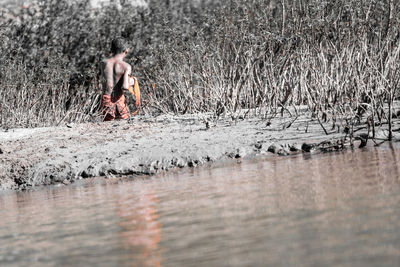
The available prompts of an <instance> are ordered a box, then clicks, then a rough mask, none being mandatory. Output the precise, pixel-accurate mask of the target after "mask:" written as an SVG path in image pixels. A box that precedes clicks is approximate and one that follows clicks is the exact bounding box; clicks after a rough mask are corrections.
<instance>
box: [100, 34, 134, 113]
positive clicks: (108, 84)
mask: <svg viewBox="0 0 400 267" xmlns="http://www.w3.org/2000/svg"><path fill="white" fill-rule="evenodd" d="M111 51H112V53H113V57H111V58H109V59H106V60H104V61H103V62H102V64H101V72H102V76H103V80H102V88H103V114H104V116H105V118H104V120H113V119H118V118H122V119H125V118H127V117H129V109H128V106H127V105H126V98H125V96H124V91H126V90H128V89H129V87H130V81H129V79H130V74H131V72H132V67H131V66H130V65H129V64H128V63H126V62H125V61H124V58H125V57H126V55H127V54H128V52H129V47H128V46H127V45H126V43H125V42H124V41H123V40H122V39H115V40H113V42H112V44H111Z"/></svg>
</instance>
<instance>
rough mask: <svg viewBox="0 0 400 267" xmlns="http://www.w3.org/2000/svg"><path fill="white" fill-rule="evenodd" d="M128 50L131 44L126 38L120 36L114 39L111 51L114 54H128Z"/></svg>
mask: <svg viewBox="0 0 400 267" xmlns="http://www.w3.org/2000/svg"><path fill="white" fill-rule="evenodd" d="M128 52H129V46H128V43H127V42H126V41H125V39H123V38H120V37H119V38H115V39H114V40H112V42H111V53H113V54H114V55H118V54H122V53H125V54H128Z"/></svg>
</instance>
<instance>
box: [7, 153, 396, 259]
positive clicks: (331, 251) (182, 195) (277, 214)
mask: <svg viewBox="0 0 400 267" xmlns="http://www.w3.org/2000/svg"><path fill="white" fill-rule="evenodd" d="M399 154H400V150H399V149H398V148H393V147H391V146H387V147H386V148H370V149H365V150H361V151H358V152H357V153H354V152H351V151H348V152H343V153H331V154H322V155H310V154H308V155H302V154H300V155H297V156H293V157H269V158H267V159H255V160H249V161H243V162H242V163H230V164H227V165H221V166H218V167H213V168H197V169H187V170H186V171H184V172H179V173H174V172H169V173H166V174H164V175H158V176H156V177H153V178H150V179H149V178H147V179H137V178H135V179H131V180H129V179H127V180H123V181H119V182H109V183H106V184H100V183H97V184H96V183H93V184H87V185H86V186H69V187H64V188H47V189H45V190H40V191H36V192H22V193H8V194H5V195H3V196H0V218H1V220H0V265H12V264H14V265H18V266H21V265H22V266H32V265H37V266H42V265H81V266H82V265H84V266H88V265H89V266H90V265H95V266H266V265H268V266H275V265H284V266H299V265H302V266H310V265H312V266H320V265H324V266H331V265H335V266H337V265H342V266H399V265H400V224H399V221H400V182H399V176H400V175H399V174H400V170H399V165H398V162H397V160H398V159H399Z"/></svg>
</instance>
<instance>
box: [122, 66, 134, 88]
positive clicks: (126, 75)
mask: <svg viewBox="0 0 400 267" xmlns="http://www.w3.org/2000/svg"><path fill="white" fill-rule="evenodd" d="M131 72H132V67H131V66H130V65H129V64H127V67H126V70H125V73H124V83H123V85H122V88H123V89H124V90H128V89H129V87H130V84H129V76H130V75H131Z"/></svg>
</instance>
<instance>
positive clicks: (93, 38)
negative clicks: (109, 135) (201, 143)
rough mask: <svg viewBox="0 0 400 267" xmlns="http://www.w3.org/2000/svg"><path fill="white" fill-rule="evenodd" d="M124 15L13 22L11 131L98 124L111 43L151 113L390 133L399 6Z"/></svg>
mask: <svg viewBox="0 0 400 267" xmlns="http://www.w3.org/2000/svg"><path fill="white" fill-rule="evenodd" d="M125 7H126V8H123V9H121V10H119V9H117V8H115V7H114V8H113V7H111V8H107V9H101V10H96V11H93V10H91V9H90V8H88V1H78V2H70V1H67V0H61V1H55V0H41V1H39V4H38V6H36V7H35V8H33V7H32V8H30V9H23V10H22V11H21V12H20V14H18V16H17V19H14V20H12V21H10V20H5V19H3V20H2V22H1V32H0V35H1V36H0V37H1V40H3V41H2V42H1V44H0V45H1V48H2V51H5V53H3V54H2V56H1V59H0V60H1V62H0V63H1V68H2V69H1V75H2V76H1V81H0V91H1V97H0V103H1V106H0V115H1V119H0V123H1V124H2V125H4V126H36V125H54V124H59V123H60V122H67V121H75V122H81V121H88V120H98V119H99V118H98V116H97V115H96V114H97V113H98V112H97V108H98V104H99V96H100V93H101V92H99V91H98V89H97V88H98V83H99V73H98V63H99V62H100V60H101V59H102V58H104V57H107V56H109V42H110V40H111V39H113V38H114V37H115V36H123V37H125V38H126V39H128V40H129V41H130V43H131V45H132V48H133V49H132V51H133V52H132V53H130V54H129V55H128V59H127V60H128V62H130V63H131V64H132V65H133V66H134V73H135V75H137V76H138V77H139V79H140V82H141V85H142V90H143V91H144V92H143V95H144V100H145V106H144V112H147V113H151V114H155V113H160V112H174V113H176V114H182V113H196V112H212V113H213V114H214V117H215V118H218V117H219V116H221V115H224V114H225V115H227V114H228V115H233V116H235V114H238V113H240V112H244V111H247V110H251V111H252V112H249V113H246V114H248V115H257V116H262V117H263V118H266V119H271V118H273V117H275V116H277V115H278V114H280V113H282V112H288V110H289V108H290V107H293V108H294V109H295V110H296V106H297V105H306V106H307V107H308V110H309V111H310V114H311V117H310V119H317V120H322V121H323V120H330V121H332V127H333V128H335V127H340V126H343V127H349V125H353V124H354V123H357V122H360V121H361V120H364V122H365V121H369V122H371V121H372V122H373V123H372V124H373V125H375V124H382V123H384V122H388V121H389V123H390V124H391V118H392V116H391V114H392V112H393V111H392V103H393V101H394V100H395V99H397V98H398V80H399V77H400V76H399V73H398V70H399V66H398V64H399V63H398V62H399V49H400V48H399V45H400V44H399V36H400V34H399V31H398V29H399V26H400V25H399V20H398V16H397V14H398V9H399V5H398V4H397V2H396V3H394V1H386V2H385V1H374V0H367V1H361V0H350V1H341V0H337V1H317V0H307V1H302V0H296V1H290V0H282V1H277V0H271V1H264V0H251V1H245V0H229V1H200V2H197V1H188V0H175V1H173V0H170V1H157V0H149V1H148V6H147V7H132V6H129V5H128V4H126V6H125ZM3 17H4V16H3ZM153 84H155V85H156V86H155V88H154V87H153ZM388 104H389V109H387V105H388ZM292 115H293V116H296V115H294V114H292Z"/></svg>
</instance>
